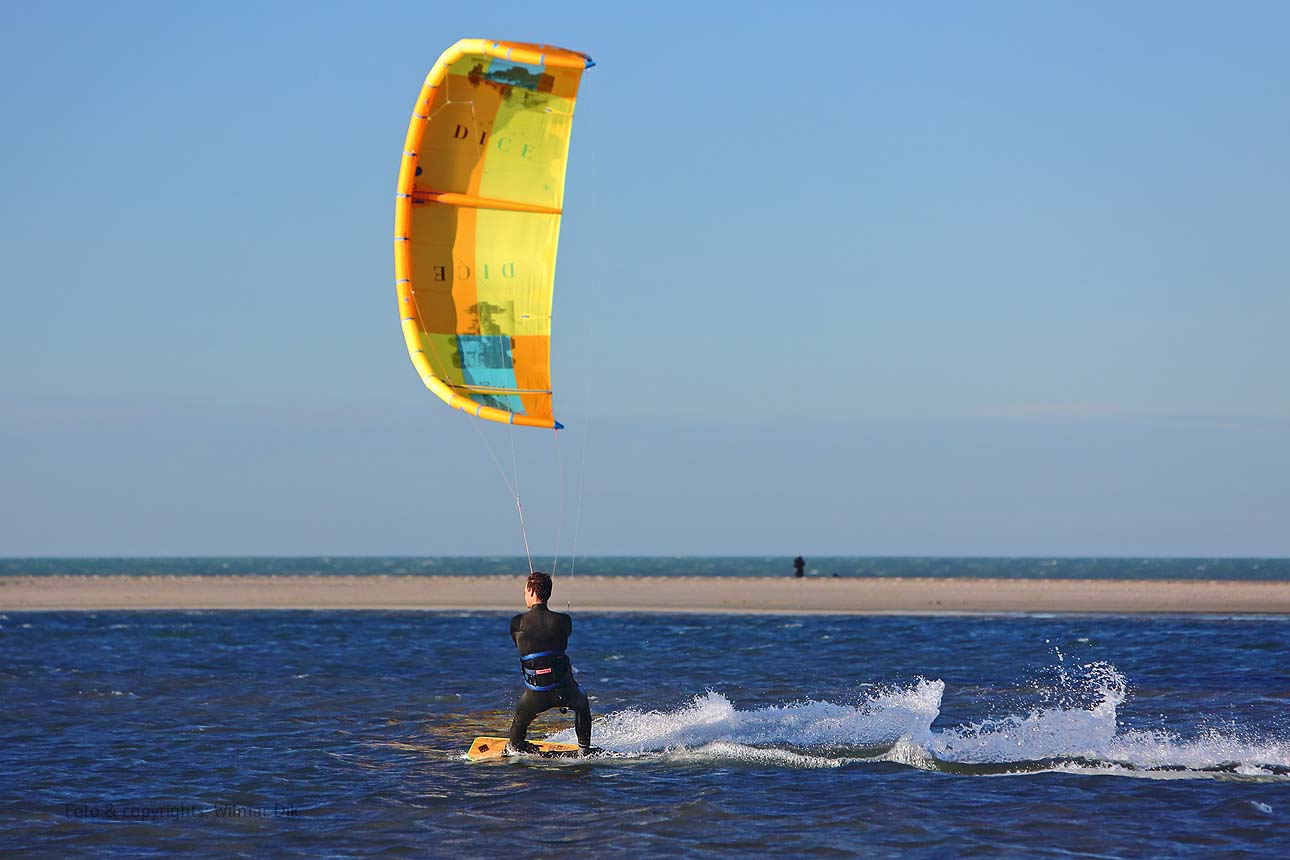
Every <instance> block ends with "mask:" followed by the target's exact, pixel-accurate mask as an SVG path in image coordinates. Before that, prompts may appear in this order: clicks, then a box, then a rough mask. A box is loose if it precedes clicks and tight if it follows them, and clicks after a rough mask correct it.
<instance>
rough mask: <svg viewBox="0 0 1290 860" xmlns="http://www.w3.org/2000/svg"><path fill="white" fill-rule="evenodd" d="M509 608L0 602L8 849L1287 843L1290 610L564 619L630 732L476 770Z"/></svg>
mask: <svg viewBox="0 0 1290 860" xmlns="http://www.w3.org/2000/svg"><path fill="white" fill-rule="evenodd" d="M507 619H508V616H507V614H503V613H488V612H476V613H427V612H294V611H293V612H218V613H203V612H95V613H64V612H50V613H9V614H7V615H4V616H0V654H3V657H4V659H3V661H0V699H2V701H3V708H2V709H0V784H2V785H3V788H4V790H3V791H0V848H2V849H3V850H4V851H7V852H9V853H11V854H13V855H14V856H23V857H59V858H62V857H76V856H89V857H105V858H119V857H155V856H185V857H198V858H202V857H211V858H216V857H218V858H226V857H260V856H274V857H309V858H315V857H363V858H366V857H405V856H433V857H438V856H452V857H475V856H516V855H523V856H556V855H558V856H575V857H578V856H594V857H602V856H611V857H623V858H643V857H676V856H684V857H729V856H735V855H757V856H761V855H764V854H767V853H777V854H784V855H787V856H793V857H820V858H826V857H827V858H832V857H853V856H854V857H927V858H933V857H934V858H944V857H969V856H984V857H1018V858H1021V857H1025V858H1032V857H1099V858H1106V857H1124V858H1130V857H1132V858H1138V857H1190V856H1197V857H1225V858H1227V857H1237V858H1240V857H1248V858H1283V857H1285V856H1287V854H1288V853H1290V659H1287V657H1288V656H1290V619H1286V618H1240V619H1234V618H1217V617H1215V618H1190V617H1189V618H1176V617H1156V616H1153V617H1128V616H1126V617H1078V616H1076V617H1072V616H1063V617H1045V616H1006V617H935V618H913V617H893V616H873V617H868V616H847V617H842V616H810V617H803V616H784V615H767V616H751V615H750V616H724V615H722V616H717V615H711V616H710V615H684V616H678V615H643V614H637V615H634V614H623V613H575V629H574V636H573V639H572V642H571V649H570V653H571V655H572V657H573V661H574V664H575V665H576V667H577V671H578V677H579V680H580V681H581V683H582V684H583V686H584V687H585V688H586V689H587V691H588V693H589V694H590V695H591V697H592V706H593V710H594V713H595V715H596V723H595V725H594V733H595V742H596V743H597V744H599V745H600V746H602V747H604V748H605V749H607V750H610V751H612V752H613V753H614V755H612V756H607V757H603V758H595V759H590V760H585V761H568V760H559V761H554V760H544V759H534V758H527V757H523V758H517V759H509V760H504V761H499V762H491V763H476V764H472V763H469V762H467V761H465V760H464V757H463V753H464V751H465V749H466V748H467V746H468V744H469V743H470V741H471V739H472V738H473V737H474V736H475V735H478V734H499V733H504V732H505V730H506V727H507V725H508V723H509V718H510V712H511V708H512V707H513V703H514V701H515V698H516V696H517V694H518V692H519V674H518V666H517V662H516V659H515V656H516V655H515V653H514V647H513V646H512V645H511V643H510V641H509V638H508V636H507ZM569 724H570V716H569V715H561V714H559V713H558V712H556V713H552V714H548V715H547V716H545V717H544V718H542V720H540V721H539V723H538V724H537V725H536V727H535V731H534V732H533V734H534V736H535V737H543V736H548V735H553V736H554V737H556V738H557V739H567V738H569V737H570V732H569V730H568V726H569Z"/></svg>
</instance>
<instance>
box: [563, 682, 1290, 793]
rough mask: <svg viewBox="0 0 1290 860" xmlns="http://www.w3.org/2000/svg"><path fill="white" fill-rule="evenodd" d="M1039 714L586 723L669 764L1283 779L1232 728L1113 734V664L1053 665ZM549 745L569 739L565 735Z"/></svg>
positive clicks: (715, 701) (918, 705)
mask: <svg viewBox="0 0 1290 860" xmlns="http://www.w3.org/2000/svg"><path fill="white" fill-rule="evenodd" d="M1057 674H1058V677H1059V680H1058V686H1057V687H1056V688H1053V689H1049V690H1047V691H1045V692H1043V698H1044V706H1043V707H1035V708H1032V709H1030V710H1027V711H1026V712H1024V713H1017V714H1012V715H1007V716H1004V717H999V718H994V719H989V720H983V721H981V722H977V723H969V724H965V725H960V726H950V727H945V728H939V729H933V728H932V723H933V722H934V721H935V720H936V718H937V717H938V716H939V715H940V711H941V697H942V695H943V693H944V691H945V684H944V682H942V681H935V680H930V681H929V680H925V679H920V680H918V681H917V682H915V683H914V684H912V685H910V686H908V687H900V688H888V689H880V690H876V691H871V692H869V693H868V694H867V695H865V697H864V698H863V699H861V700H860V701H859V702H858V703H856V704H839V703H834V702H820V701H812V700H807V701H800V702H792V703H789V704H782V705H773V706H770V707H765V708H757V709H751V710H739V709H737V708H735V707H734V705H733V704H732V703H731V702H730V700H729V699H727V698H726V697H725V696H723V695H722V694H721V693H718V692H714V691H711V690H709V691H708V692H706V693H704V694H703V695H698V696H695V697H694V698H693V699H692V700H691V701H690V702H688V703H687V704H685V705H682V706H681V707H679V708H676V709H674V710H665V711H639V710H625V711H617V712H615V713H611V714H608V715H606V716H603V717H601V718H599V719H598V720H597V721H596V722H595V724H594V726H593V736H594V739H595V743H596V744H597V745H599V746H601V747H604V748H605V749H607V750H613V751H616V752H621V753H629V754H633V755H634V756H639V755H645V756H650V755H662V756H666V757H668V758H670V759H673V760H683V761H693V760H698V759H725V760H737V761H742V762H747V763H750V764H768V765H778V766H785V767H837V766H839V765H841V764H845V763H848V762H855V761H864V760H868V761H886V762H894V763H898V764H904V765H908V766H910V767H918V768H923V769H929V770H953V771H956V772H967V773H1010V772H1027V771H1029V772H1033V771H1040V770H1061V771H1066V772H1089V771H1095V772H1099V773H1118V774H1125V775H1132V776H1151V777H1158V778H1188V777H1193V778H1194V777H1213V776H1230V777H1234V778H1247V779H1277V780H1287V779H1290V740H1287V739H1284V738H1272V737H1259V736H1256V735H1254V734H1253V733H1250V732H1245V731H1241V730H1238V729H1236V728H1232V729H1230V730H1227V731H1220V730H1215V729H1211V730H1207V731H1204V732H1200V733H1198V734H1196V735H1194V736H1191V737H1183V736H1180V735H1178V734H1175V733H1172V732H1168V731H1140V730H1130V731H1121V729H1120V727H1119V725H1118V723H1117V709H1118V708H1119V707H1120V705H1121V704H1122V703H1123V702H1124V700H1125V698H1126V684H1125V681H1124V678H1123V676H1121V674H1120V673H1119V672H1118V671H1116V669H1115V668H1114V667H1113V666H1110V665H1107V664H1090V665H1086V666H1081V667H1078V668H1077V669H1074V670H1071V669H1068V668H1066V667H1065V666H1060V667H1058V673H1057ZM550 739H551V740H556V741H564V742H571V741H573V740H574V734H573V732H572V730H567V731H563V732H560V733H558V734H556V735H553V736H552V737H551V738H550Z"/></svg>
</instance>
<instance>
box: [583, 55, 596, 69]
mask: <svg viewBox="0 0 1290 860" xmlns="http://www.w3.org/2000/svg"><path fill="white" fill-rule="evenodd" d="M585 59H586V61H587V68H588V69H589V68H591V67H592V66H594V65H595V64H596V61H595V60H593V59H591V57H585Z"/></svg>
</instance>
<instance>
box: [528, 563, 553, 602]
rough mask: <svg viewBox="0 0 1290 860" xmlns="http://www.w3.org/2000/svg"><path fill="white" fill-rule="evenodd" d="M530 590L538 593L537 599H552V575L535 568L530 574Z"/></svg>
mask: <svg viewBox="0 0 1290 860" xmlns="http://www.w3.org/2000/svg"><path fill="white" fill-rule="evenodd" d="M526 587H527V588H528V590H529V591H531V592H533V593H534V594H536V595H537V599H538V600H541V601H544V602H545V601H547V600H550V599H551V577H549V576H547V575H546V574H545V573H543V572H542V571H540V570H535V571H533V572H532V573H530V574H529V581H528V585H527V586H526Z"/></svg>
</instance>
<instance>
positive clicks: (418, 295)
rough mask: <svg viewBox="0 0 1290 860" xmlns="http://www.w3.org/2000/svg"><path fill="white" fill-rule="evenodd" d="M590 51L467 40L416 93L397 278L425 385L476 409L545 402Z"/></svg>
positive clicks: (528, 411) (519, 420) (508, 416)
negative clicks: (568, 190)
mask: <svg viewBox="0 0 1290 860" xmlns="http://www.w3.org/2000/svg"><path fill="white" fill-rule="evenodd" d="M592 65H593V63H592V60H591V58H590V57H588V56H587V55H585V54H581V53H578V52H576V51H568V50H565V49H563V48H556V47H552V46H549V45H534V44H527V43H521V42H493V41H489V40H485V39H462V40H461V41H459V42H457V43H456V44H455V45H453V46H452V47H451V48H449V49H448V50H446V51H444V52H443V54H441V55H440V57H439V59H438V61H436V62H435V64H434V67H433V68H432V69H431V70H430V73H429V74H428V75H427V76H426V79H425V84H424V85H423V86H422V88H421V94H420V95H419V96H418V97H417V103H416V107H415V108H413V111H412V120H411V122H410V123H409V125H408V134H407V138H406V141H405V142H404V145H403V159H402V163H401V166H400V168H399V184H398V190H397V193H396V197H395V207H394V273H395V274H394V277H395V282H396V287H397V291H398V301H399V317H400V319H401V321H402V326H403V337H404V340H406V341H407V347H408V353H409V355H410V356H411V357H412V363H413V365H415V366H416V369H417V372H418V373H420V375H421V379H422V381H423V382H424V383H425V385H426V387H427V388H429V389H430V390H431V391H433V392H434V393H435V394H436V395H438V396H439V397H440V398H441V399H442V400H443V401H444V402H445V403H447V404H448V405H449V406H452V407H453V408H455V409H460V410H462V411H464V412H467V413H469V414H471V415H474V416H476V417H477V418H484V419H487V420H489V421H498V422H501V423H503V424H518V425H523V426H527V427H553V428H555V429H557V430H558V429H560V428H561V427H562V426H563V425H561V424H560V422H558V421H556V420H555V416H554V415H553V412H552V404H551V400H552V389H551V302H552V296H553V292H554V286H555V258H556V248H557V244H558V241H559V235H560V216H561V213H562V211H563V210H562V207H563V204H564V177H565V169H566V164H567V160H568V153H569V134H570V130H571V128H572V123H573V107H574V102H575V100H576V99H577V94H578V84H579V83H580V81H581V79H582V73H583V71H584V70H586V69H588V68H590V67H591V66H592Z"/></svg>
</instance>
